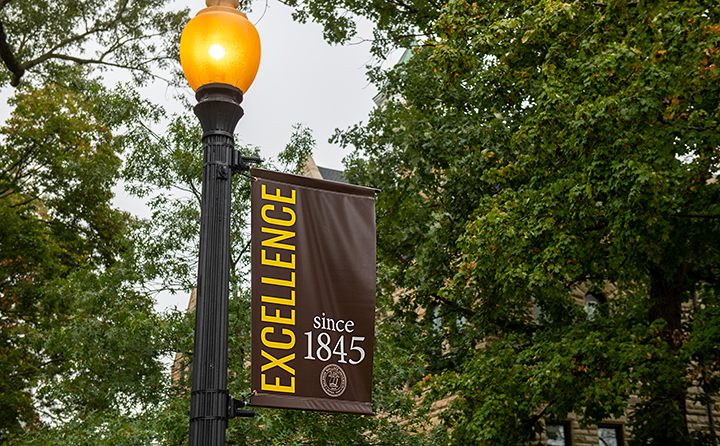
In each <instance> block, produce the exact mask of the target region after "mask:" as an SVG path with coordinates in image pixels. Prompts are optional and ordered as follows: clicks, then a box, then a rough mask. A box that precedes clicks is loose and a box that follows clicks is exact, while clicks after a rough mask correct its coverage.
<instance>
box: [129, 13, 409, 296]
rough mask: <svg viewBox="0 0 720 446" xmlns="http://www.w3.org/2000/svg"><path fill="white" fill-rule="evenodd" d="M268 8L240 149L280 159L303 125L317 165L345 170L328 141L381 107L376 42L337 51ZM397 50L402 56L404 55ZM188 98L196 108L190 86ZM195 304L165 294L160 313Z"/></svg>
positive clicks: (253, 16) (166, 95)
mask: <svg viewBox="0 0 720 446" xmlns="http://www.w3.org/2000/svg"><path fill="white" fill-rule="evenodd" d="M176 5H178V6H179V7H185V6H187V7H189V8H190V9H191V16H192V17H194V16H195V14H196V13H197V11H199V10H200V9H202V8H204V7H205V2H204V0H183V1H178V2H176ZM264 9H265V8H264V5H262V4H261V3H259V2H258V3H256V4H255V5H254V10H253V11H251V12H248V13H247V15H248V19H249V20H250V21H251V22H252V23H253V24H255V26H256V28H257V30H258V33H259V34H260V40H261V45H262V56H261V61H260V69H259V71H258V74H257V77H256V78H255V81H254V82H253V85H252V86H251V87H250V88H249V89H248V92H247V94H246V95H245V96H244V99H243V103H242V107H243V109H244V110H245V115H244V116H243V118H242V119H241V120H240V122H239V123H238V126H237V128H236V135H238V136H239V138H238V139H237V141H236V144H238V145H240V144H247V145H253V146H259V147H260V153H261V155H262V156H263V157H274V156H276V155H277V154H278V153H279V152H280V151H282V150H283V149H284V148H285V145H286V144H287V143H288V142H289V141H290V136H291V134H292V131H293V128H292V127H293V125H294V124H296V123H302V124H304V125H305V126H307V127H309V128H310V129H312V131H313V136H314V137H315V140H316V143H317V147H316V150H315V153H314V158H315V162H316V163H317V164H318V165H320V166H323V167H330V168H333V169H342V168H343V166H342V159H343V157H345V156H346V155H348V150H343V149H341V148H340V147H338V146H335V145H331V144H330V143H328V138H330V136H332V135H333V134H334V132H335V129H336V128H340V129H346V128H348V127H350V126H352V125H353V124H356V123H359V122H360V121H367V116H368V113H369V112H370V110H372V108H373V107H374V106H375V104H374V102H373V101H372V98H373V97H374V96H375V95H376V94H377V89H376V88H375V86H373V85H371V84H370V83H369V82H368V81H367V78H366V76H365V72H366V65H368V64H369V63H372V62H374V61H373V59H372V57H371V56H370V43H367V42H366V43H361V44H357V45H350V46H330V45H329V44H327V43H326V42H325V41H324V40H323V38H322V27H321V26H320V25H317V24H314V23H307V24H300V23H297V22H294V21H293V20H292V17H291V12H292V10H291V8H289V7H287V6H285V5H282V4H280V3H278V2H276V1H274V0H269V2H268V5H267V10H266V11H264ZM263 12H264V15H263ZM261 16H262V18H261ZM371 31H372V30H371V28H370V27H369V26H367V27H366V29H365V30H364V32H362V33H363V34H364V36H361V37H370V36H372V32H371ZM397 53H398V54H397V55H395V56H396V58H397V57H399V55H401V54H402V51H398V52H397ZM375 62H376V61H375ZM171 93H172V92H170V91H166V90H164V89H158V88H155V89H154V90H153V89H149V90H148V95H149V96H148V97H151V98H152V99H153V100H154V101H156V102H159V103H161V104H164V105H165V106H166V107H167V108H170V109H172V108H173V107H174V104H173V101H172V96H173V95H172V94H171ZM186 94H187V95H188V97H190V98H191V100H192V103H195V100H194V94H193V91H192V89H190V87H189V86H188V87H187V90H186ZM119 198H120V197H119ZM187 302H188V295H184V294H183V295H180V294H178V295H174V296H173V295H169V294H161V295H160V296H158V308H167V307H168V306H173V305H175V306H177V307H178V308H185V307H186V306H187Z"/></svg>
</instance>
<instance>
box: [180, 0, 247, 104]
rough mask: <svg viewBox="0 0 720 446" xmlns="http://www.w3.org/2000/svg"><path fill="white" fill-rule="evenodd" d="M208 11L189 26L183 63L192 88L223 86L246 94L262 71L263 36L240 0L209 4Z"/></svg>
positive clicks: (182, 49) (184, 37) (208, 0)
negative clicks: (261, 43) (251, 21)
mask: <svg viewBox="0 0 720 446" xmlns="http://www.w3.org/2000/svg"><path fill="white" fill-rule="evenodd" d="M206 5H207V6H208V7H207V8H205V9H203V10H202V11H200V12H198V13H197V15H196V16H195V17H194V18H193V19H192V20H190V21H189V22H188V24H187V25H185V29H184V30H183V32H182V36H181V37H180V63H181V65H182V69H183V72H184V73H185V78H186V79H187V81H188V83H189V84H190V87H192V89H193V90H195V91H197V89H198V88H200V87H202V86H203V85H208V84H213V83H220V84H229V85H232V86H235V87H237V88H239V89H240V90H241V91H242V92H243V93H245V92H247V90H248V88H250V85H251V84H252V82H253V80H254V79H255V75H256V74H257V71H258V68H259V67H260V36H259V35H258V32H257V30H256V29H255V27H254V26H253V24H252V23H250V21H249V20H248V19H247V16H246V15H245V14H243V13H242V12H240V11H238V10H237V9H236V8H237V7H238V1H237V0H206Z"/></svg>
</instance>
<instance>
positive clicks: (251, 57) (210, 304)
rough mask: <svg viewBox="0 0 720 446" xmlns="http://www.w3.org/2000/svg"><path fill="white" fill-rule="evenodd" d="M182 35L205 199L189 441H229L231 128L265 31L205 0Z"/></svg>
mask: <svg viewBox="0 0 720 446" xmlns="http://www.w3.org/2000/svg"><path fill="white" fill-rule="evenodd" d="M206 5H207V8H205V9H203V10H201V11H200V12H198V13H197V15H196V16H195V17H194V18H193V19H192V20H190V22H188V24H187V25H186V26H185V29H184V30H183V33H182V36H181V38H180V62H181V64H182V68H183V72H184V74H185V77H186V78H187V80H188V82H189V83H190V86H191V87H192V89H193V90H195V92H196V94H195V97H196V99H197V101H198V104H197V105H196V106H195V114H196V115H197V117H198V119H199V120H200V124H201V125H202V129H203V137H202V140H203V175H202V204H201V210H200V256H199V262H198V285H197V306H196V310H195V311H196V312H195V318H196V319H195V346H194V351H193V360H192V393H191V397H190V437H189V444H190V446H225V430H226V429H227V425H228V419H229V418H232V417H234V416H235V415H236V414H235V406H236V404H235V403H236V401H235V400H234V399H233V398H232V397H230V395H229V394H228V391H227V366H228V364H227V349H228V298H229V294H230V191H231V189H230V186H231V180H232V174H233V173H234V172H237V171H242V170H248V166H247V163H248V162H259V159H257V158H250V157H243V156H241V155H240V153H239V152H238V151H237V150H235V142H234V138H233V133H234V131H235V126H236V125H237V123H238V121H239V120H240V118H241V117H242V115H243V109H242V108H241V107H240V103H241V102H242V99H243V94H244V93H245V92H246V91H247V89H248V88H249V87H250V84H252V82H253V80H254V79H255V74H256V73H257V70H258V67H259V65H260V37H259V36H258V33H257V30H256V29H255V27H254V26H253V25H252V23H250V21H248V19H247V17H246V16H245V14H243V13H241V12H240V11H238V10H237V7H238V1H237V0H207V1H206Z"/></svg>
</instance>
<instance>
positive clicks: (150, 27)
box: [0, 0, 187, 86]
mask: <svg viewBox="0 0 720 446" xmlns="http://www.w3.org/2000/svg"><path fill="white" fill-rule="evenodd" d="M166 3H167V2H165V1H164V0H142V1H133V2H128V1H126V0H119V1H116V2H91V1H81V2H77V1H70V0H64V1H59V2H51V3H33V2H21V1H12V0H2V1H0V59H2V61H3V63H4V67H5V69H6V70H2V71H0V85H3V84H5V83H7V82H9V83H10V84H11V85H13V86H17V85H18V84H19V83H20V80H21V79H23V77H25V76H27V75H28V74H32V75H35V76H37V77H38V78H39V79H43V81H44V82H47V81H48V80H52V81H54V80H57V79H59V78H60V77H61V76H62V73H63V72H64V71H65V70H67V69H68V68H72V67H74V66H77V65H81V66H91V67H95V68H101V69H102V68H121V69H126V70H129V71H131V72H132V74H133V76H134V78H135V79H136V80H138V81H142V80H147V79H148V78H150V77H153V76H156V75H157V72H156V71H154V68H157V67H158V66H159V67H161V68H167V67H169V66H171V64H170V62H171V61H173V60H176V59H177V57H178V43H179V41H180V32H181V31H182V27H183V26H184V24H185V22H186V21H187V10H182V11H177V12H176V11H166V10H165V6H166Z"/></svg>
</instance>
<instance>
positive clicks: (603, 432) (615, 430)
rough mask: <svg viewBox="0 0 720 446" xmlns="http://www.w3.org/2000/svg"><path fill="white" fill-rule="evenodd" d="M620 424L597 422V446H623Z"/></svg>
mask: <svg viewBox="0 0 720 446" xmlns="http://www.w3.org/2000/svg"><path fill="white" fill-rule="evenodd" d="M622 432H623V430H622V425H621V424H599V425H598V445H599V446H623V444H624V443H623V437H622Z"/></svg>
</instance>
